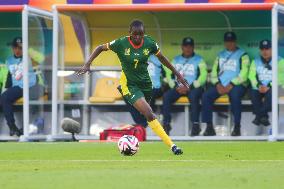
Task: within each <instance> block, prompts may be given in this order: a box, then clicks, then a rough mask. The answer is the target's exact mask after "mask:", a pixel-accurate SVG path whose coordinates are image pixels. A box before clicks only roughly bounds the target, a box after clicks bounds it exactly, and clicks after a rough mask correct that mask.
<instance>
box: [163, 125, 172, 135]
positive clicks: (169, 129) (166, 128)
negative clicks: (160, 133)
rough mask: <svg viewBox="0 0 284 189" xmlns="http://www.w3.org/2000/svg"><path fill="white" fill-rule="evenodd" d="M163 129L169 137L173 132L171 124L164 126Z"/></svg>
mask: <svg viewBox="0 0 284 189" xmlns="http://www.w3.org/2000/svg"><path fill="white" fill-rule="evenodd" d="M163 128H164V130H165V132H166V133H167V135H170V131H171V130H172V127H171V125H170V124H164V125H163Z"/></svg>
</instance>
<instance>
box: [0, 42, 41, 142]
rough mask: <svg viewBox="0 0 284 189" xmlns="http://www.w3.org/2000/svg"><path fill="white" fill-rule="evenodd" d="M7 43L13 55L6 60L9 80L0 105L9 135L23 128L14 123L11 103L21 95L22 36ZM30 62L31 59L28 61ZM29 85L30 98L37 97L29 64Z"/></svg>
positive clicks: (34, 79) (20, 132) (19, 132)
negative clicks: (9, 84)
mask: <svg viewBox="0 0 284 189" xmlns="http://www.w3.org/2000/svg"><path fill="white" fill-rule="evenodd" d="M9 45H11V46H12V51H13V55H12V56H10V57H8V58H7V60H6V66H7V69H8V72H7V75H6V76H4V77H6V79H5V80H6V81H7V82H9V81H11V82H10V83H11V86H9V87H8V88H7V89H6V90H5V91H4V92H3V93H2V95H1V98H0V100H1V105H2V109H3V112H4V116H5V118H6V121H7V124H8V126H9V128H10V136H13V135H17V136H20V135H22V134H23V130H22V129H19V128H18V127H17V126H16V124H15V118H14V112H13V103H14V102H15V101H16V100H18V99H19V98H21V97H22V96H23V63H22V56H23V51H22V38H21V37H16V38H14V40H13V41H12V43H10V44H9ZM30 62H31V61H30ZM29 68H30V69H29V73H28V74H29V87H30V93H29V95H30V99H37V98H38V97H39V87H38V85H37V79H36V74H35V72H34V71H33V69H32V66H29Z"/></svg>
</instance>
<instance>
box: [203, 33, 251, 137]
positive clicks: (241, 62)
mask: <svg viewBox="0 0 284 189" xmlns="http://www.w3.org/2000/svg"><path fill="white" fill-rule="evenodd" d="M236 40H237V36H236V34H235V33H234V32H226V33H225V34H224V45H225V50H223V51H221V52H220V53H219V54H218V56H217V58H216V60H215V62H214V65H213V68H212V72H211V82H212V84H213V85H214V86H213V87H211V88H209V89H208V90H207V91H206V92H205V93H204V94H203V96H202V121H203V122H205V123H206V124H207V127H206V130H205V132H204V136H214V135H216V133H215V130H214V127H213V123H212V114H213V112H212V111H213V104H214V102H215V100H216V99H217V98H219V97H220V96H222V95H225V94H227V95H228V96H229V100H230V106H231V111H232V113H233V116H234V130H233V131H232V133H231V135H232V136H240V135H241V113H242V104H241V99H242V97H243V96H244V94H245V91H246V88H245V85H246V82H247V78H248V70H249V64H250V60H249V56H248V55H247V53H246V52H245V51H244V50H243V49H241V48H239V47H238V46H237V43H236Z"/></svg>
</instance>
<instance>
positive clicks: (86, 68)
mask: <svg viewBox="0 0 284 189" xmlns="http://www.w3.org/2000/svg"><path fill="white" fill-rule="evenodd" d="M87 72H88V73H89V74H90V73H91V70H90V64H84V65H83V66H82V67H81V68H80V69H79V70H78V71H77V72H76V75H77V76H80V75H83V74H85V73H87Z"/></svg>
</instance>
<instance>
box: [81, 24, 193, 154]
mask: <svg viewBox="0 0 284 189" xmlns="http://www.w3.org/2000/svg"><path fill="white" fill-rule="evenodd" d="M144 33H145V29H144V24H143V22H142V21H139V20H134V21H133V22H132V23H131V24H130V27H129V34H130V36H126V37H122V38H120V39H116V40H113V41H112V42H110V43H106V44H103V45H99V46H97V47H96V48H95V50H94V51H93V52H92V54H91V55H90V57H89V59H88V61H87V62H86V63H85V64H84V65H83V66H82V68H81V69H80V70H79V71H77V75H82V74H85V73H86V72H89V73H90V65H91V63H92V61H93V60H94V59H95V58H96V57H97V56H98V55H99V54H100V53H101V52H102V51H107V50H112V51H113V52H115V53H116V54H117V56H118V58H119V60H120V62H121V67H122V73H121V78H120V85H121V92H122V95H123V97H124V99H126V100H127V101H128V102H129V103H130V104H131V105H132V106H134V107H135V108H136V109H137V110H138V111H139V112H140V113H141V114H142V115H144V116H145V118H146V119H147V122H148V125H149V126H150V127H151V128H152V130H153V131H154V132H155V133H156V134H157V135H158V136H159V137H160V138H161V139H162V140H163V142H164V143H165V144H166V145H168V146H169V147H170V148H171V150H172V152H173V153H174V154H175V155H180V154H182V153H183V152H182V150H181V149H180V148H178V147H177V146H176V145H175V144H174V143H173V142H172V140H171V139H170V137H169V136H168V135H167V134H166V133H165V131H164V129H163V127H162V126H161V124H160V123H159V121H158V120H157V118H156V116H155V114H154V113H153V111H152V109H151V107H150V105H149V103H148V102H149V101H150V99H151V96H152V82H151V79H150V77H149V74H148V70H147V66H148V64H147V60H148V58H149V56H150V55H151V54H155V55H156V56H157V57H158V58H159V60H160V61H161V62H162V64H164V65H165V66H166V67H168V68H169V69H170V70H171V71H172V72H173V73H174V74H175V75H176V76H177V80H178V82H180V83H182V84H183V85H184V86H186V87H188V88H190V86H189V84H188V83H187V82H186V80H185V79H184V78H183V77H182V75H181V74H180V73H179V72H177V71H176V69H175V68H174V67H173V66H172V65H171V63H170V62H169V61H168V59H167V58H166V57H165V56H164V55H163V54H162V53H161V51H160V49H159V46H158V44H157V43H156V42H155V41H154V40H153V39H152V38H151V37H149V36H147V35H144Z"/></svg>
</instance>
